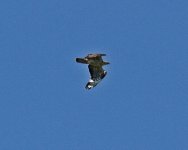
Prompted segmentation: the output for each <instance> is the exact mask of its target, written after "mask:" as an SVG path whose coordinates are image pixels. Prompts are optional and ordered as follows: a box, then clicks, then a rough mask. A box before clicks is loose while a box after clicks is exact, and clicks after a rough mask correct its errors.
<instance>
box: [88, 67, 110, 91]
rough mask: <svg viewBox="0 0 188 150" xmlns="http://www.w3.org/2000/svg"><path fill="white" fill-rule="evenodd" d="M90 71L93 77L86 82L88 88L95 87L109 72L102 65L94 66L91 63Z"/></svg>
mask: <svg viewBox="0 0 188 150" xmlns="http://www.w3.org/2000/svg"><path fill="white" fill-rule="evenodd" d="M88 68H89V72H90V75H91V79H90V80H89V82H88V83H87V84H86V87H85V88H86V89H88V90H89V89H91V88H93V87H95V86H96V85H97V84H98V83H99V82H100V81H101V80H102V79H103V78H104V77H105V76H106V74H107V72H106V71H105V70H103V68H102V66H93V65H89V66H88Z"/></svg>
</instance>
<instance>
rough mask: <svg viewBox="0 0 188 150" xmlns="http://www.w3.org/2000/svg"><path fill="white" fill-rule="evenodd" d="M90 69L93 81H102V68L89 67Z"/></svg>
mask: <svg viewBox="0 0 188 150" xmlns="http://www.w3.org/2000/svg"><path fill="white" fill-rule="evenodd" d="M88 68H89V72H90V75H91V79H100V78H101V76H102V74H104V70H103V68H102V66H93V65H88Z"/></svg>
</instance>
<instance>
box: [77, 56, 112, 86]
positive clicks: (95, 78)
mask: <svg viewBox="0 0 188 150" xmlns="http://www.w3.org/2000/svg"><path fill="white" fill-rule="evenodd" d="M102 56H106V54H88V55H87V56H86V57H84V58H76V62H78V63H83V64H88V68H89V72H90V75H91V79H90V80H89V82H88V83H87V84H86V87H85V88H86V89H91V88H93V87H95V86H96V85H97V84H98V83H99V82H100V81H101V80H102V79H103V78H104V77H105V76H106V74H107V72H106V71H105V70H104V69H103V68H102V66H104V65H107V64H109V62H104V61H103V59H102Z"/></svg>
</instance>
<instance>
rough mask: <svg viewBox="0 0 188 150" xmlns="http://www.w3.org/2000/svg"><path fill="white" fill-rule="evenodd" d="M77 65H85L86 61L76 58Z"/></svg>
mask: <svg viewBox="0 0 188 150" xmlns="http://www.w3.org/2000/svg"><path fill="white" fill-rule="evenodd" d="M76 62H77V63H82V64H87V61H86V60H85V59H84V58H76Z"/></svg>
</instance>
